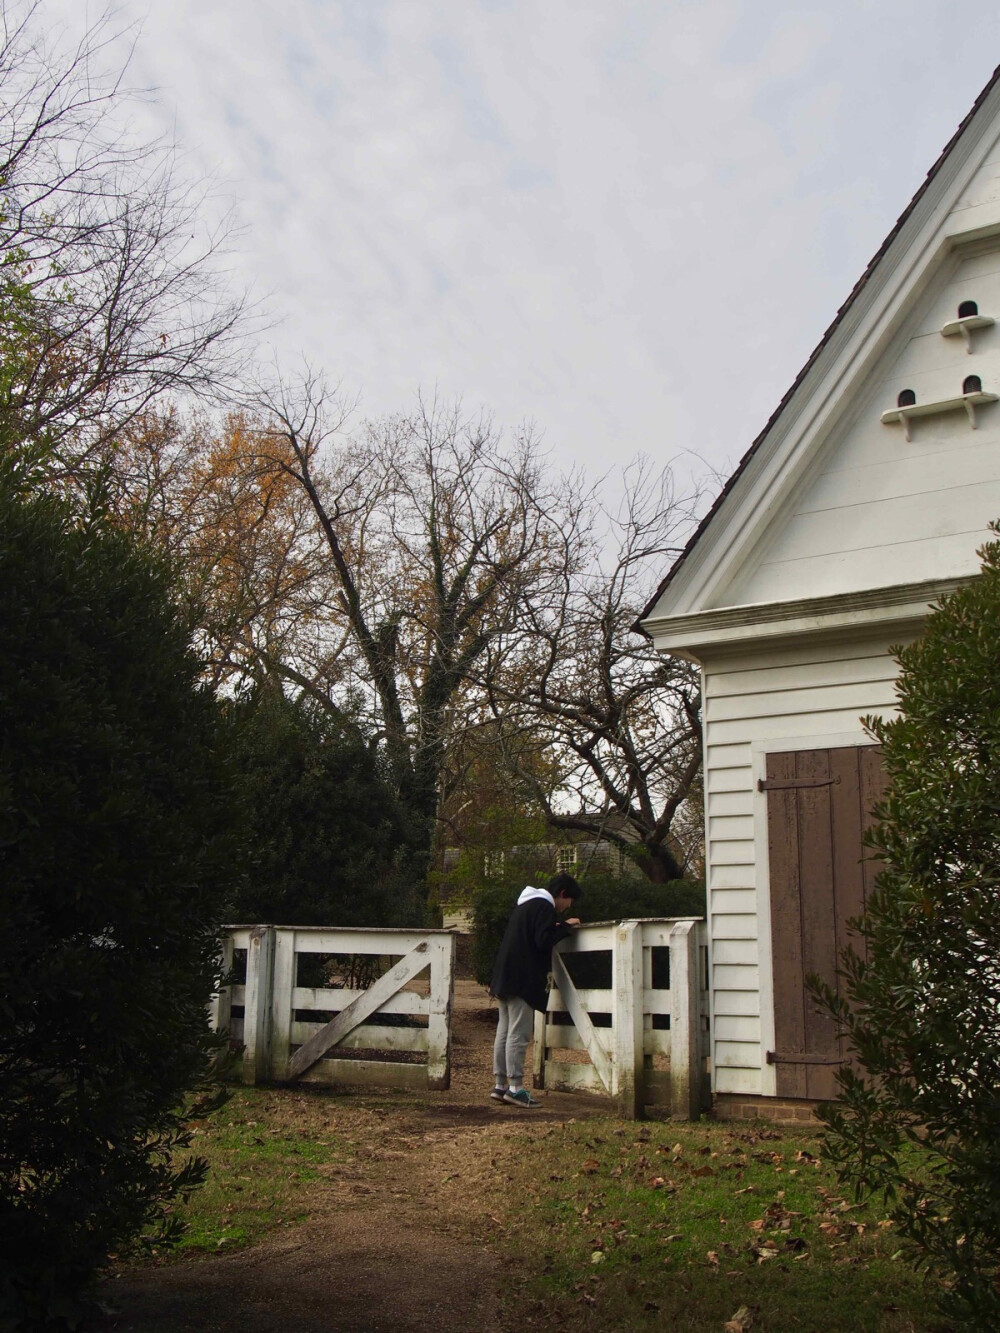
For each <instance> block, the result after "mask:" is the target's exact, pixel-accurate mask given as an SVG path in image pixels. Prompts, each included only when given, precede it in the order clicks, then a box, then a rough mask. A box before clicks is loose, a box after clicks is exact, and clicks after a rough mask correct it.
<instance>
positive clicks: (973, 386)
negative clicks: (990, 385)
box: [962, 375, 983, 393]
mask: <svg viewBox="0 0 1000 1333" xmlns="http://www.w3.org/2000/svg"><path fill="white" fill-rule="evenodd" d="M982 391H983V382H982V380H981V379H980V378H979V376H978V375H966V377H965V379H964V380H963V381H962V392H963V393H982Z"/></svg>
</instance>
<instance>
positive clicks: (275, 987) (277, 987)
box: [268, 928, 296, 1080]
mask: <svg viewBox="0 0 1000 1333" xmlns="http://www.w3.org/2000/svg"><path fill="white" fill-rule="evenodd" d="M273 977H274V980H273V982H272V983H271V1056H270V1060H269V1062H268V1063H269V1066H270V1071H271V1077H272V1078H274V1079H277V1080H283V1079H286V1078H287V1077H288V1057H289V1055H290V1054H291V1050H292V1023H293V1022H294V1020H295V994H294V991H295V981H296V976H295V931H294V930H293V929H291V928H284V929H281V928H279V929H276V930H275V931H274V967H273Z"/></svg>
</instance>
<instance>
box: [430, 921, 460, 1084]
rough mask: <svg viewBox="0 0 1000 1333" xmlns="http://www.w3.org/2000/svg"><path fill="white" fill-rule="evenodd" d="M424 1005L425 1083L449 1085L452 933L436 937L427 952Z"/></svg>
mask: <svg viewBox="0 0 1000 1333" xmlns="http://www.w3.org/2000/svg"><path fill="white" fill-rule="evenodd" d="M430 973H431V979H430V1000H429V1003H428V1007H427V1086H428V1088H430V1089H432V1090H433V1091H437V1092H443V1091H445V1090H446V1089H448V1088H450V1087H451V1007H452V999H453V996H454V990H455V936H454V935H447V936H445V937H443V938H440V937H439V938H438V940H437V942H436V944H435V947H434V948H433V950H432V951H431V964H430Z"/></svg>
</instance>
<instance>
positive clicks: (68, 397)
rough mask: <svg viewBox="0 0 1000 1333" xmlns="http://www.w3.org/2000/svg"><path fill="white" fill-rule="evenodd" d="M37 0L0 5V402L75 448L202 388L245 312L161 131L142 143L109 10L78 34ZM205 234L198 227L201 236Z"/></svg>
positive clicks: (12, 415)
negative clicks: (1, 341) (69, 34)
mask: <svg viewBox="0 0 1000 1333" xmlns="http://www.w3.org/2000/svg"><path fill="white" fill-rule="evenodd" d="M49 18H50V15H49V11H48V10H47V9H46V6H45V4H44V0H34V3H18V0H3V3H2V7H0V25H2V27H0V322H2V324H3V326H4V336H5V338H7V339H8V341H10V340H11V339H12V338H13V339H15V340H16V341H17V344H18V346H17V351H18V356H17V358H16V359H17V366H18V370H17V373H16V374H13V375H5V376H4V377H3V380H2V383H0V413H2V414H4V415H5V416H6V418H7V419H8V421H10V420H11V419H13V420H15V421H16V423H17V428H18V433H19V435H20V436H21V437H22V438H30V437H35V438H41V437H45V438H46V439H47V440H48V441H49V443H50V444H57V445H59V446H60V449H59V453H60V456H61V459H62V462H63V465H64V466H72V465H73V464H76V463H79V462H80V460H81V458H86V457H88V456H89V455H90V454H91V453H92V452H93V451H94V450H96V449H99V448H100V447H101V445H102V443H103V442H104V441H106V439H107V436H108V432H109V431H110V430H112V429H116V428H118V427H120V425H121V423H122V421H123V420H128V419H130V418H131V417H132V416H134V415H135V414H137V413H140V412H141V411H143V410H144V409H145V408H146V407H147V406H148V405H149V403H150V402H151V401H152V399H153V398H155V397H156V395H158V394H160V393H162V392H164V391H166V390H174V391H177V390H184V391H204V390H206V389H208V388H209V387H211V386H212V385H213V384H216V383H217V382H218V381H219V378H220V376H221V375H222V374H223V371H224V369H225V368H226V367H227V366H228V365H229V364H230V362H231V358H232V356H233V354H234V350H235V346H236V334H237V331H238V326H239V323H240V318H241V314H242V312H243V307H242V303H241V301H240V300H239V299H236V300H234V299H233V298H232V297H231V295H230V293H229V289H228V285H227V282H226V280H225V275H224V274H222V273H221V271H220V269H219V265H218V263H217V262H216V261H217V259H218V258H219V253H220V245H221V244H222V242H223V241H224V239H225V232H226V225H225V224H223V226H222V229H221V231H220V232H216V233H215V234H211V233H208V234H206V233H205V230H204V226H203V222H202V218H203V216H204V213H203V211H202V209H203V204H204V195H203V192H202V191H200V190H198V189H195V188H191V187H187V186H185V185H183V184H181V183H180V182H179V181H178V179H177V178H176V176H175V173H174V155H173V153H172V151H171V149H170V147H169V145H166V144H162V143H157V142H137V141H136V139H135V138H134V136H133V135H132V134H131V133H130V132H129V128H128V126H127V123H126V122H125V118H124V112H125V109H126V107H127V106H128V105H129V102H130V99H131V98H132V97H133V96H134V94H130V93H128V92H127V91H126V90H125V88H124V86H123V82H122V79H123V73H124V71H123V70H122V69H121V68H120V67H118V68H116V67H115V64H114V61H115V54H116V52H117V51H118V50H119V49H120V46H119V40H120V38H121V36H122V34H121V33H118V32H116V31H115V29H114V27H113V25H112V23H111V21H110V19H109V18H108V16H107V15H105V16H104V17H103V18H102V19H100V20H99V21H98V22H97V23H96V24H94V25H93V26H91V27H90V28H89V29H88V31H87V32H86V33H85V34H84V36H83V37H82V38H81V39H80V40H79V41H78V42H76V44H69V45H67V43H66V41H65V40H63V41H62V42H60V40H59V39H58V37H56V39H55V40H54V41H53V39H52V36H51V34H52V31H53V29H52V27H51V25H49V27H46V21H47V19H49ZM199 238H200V239H199Z"/></svg>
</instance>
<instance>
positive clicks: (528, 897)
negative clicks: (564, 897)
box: [517, 884, 556, 907]
mask: <svg viewBox="0 0 1000 1333" xmlns="http://www.w3.org/2000/svg"><path fill="white" fill-rule="evenodd" d="M533 898H544V899H545V901H546V902H547V903H551V904H552V906H553V907H555V905H556V900H555V899H554V898H553V897H552V894H551V893H549V891H548V889H533V888H532V887H531V885H530V884H529V885H528V886H527V888H525V889H522V890H521V896H520V898H518V900H517V905H518V907H520V906H521V904H522V903H530V902H531V901H532V899H533Z"/></svg>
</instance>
